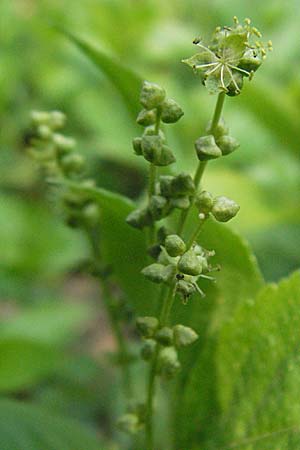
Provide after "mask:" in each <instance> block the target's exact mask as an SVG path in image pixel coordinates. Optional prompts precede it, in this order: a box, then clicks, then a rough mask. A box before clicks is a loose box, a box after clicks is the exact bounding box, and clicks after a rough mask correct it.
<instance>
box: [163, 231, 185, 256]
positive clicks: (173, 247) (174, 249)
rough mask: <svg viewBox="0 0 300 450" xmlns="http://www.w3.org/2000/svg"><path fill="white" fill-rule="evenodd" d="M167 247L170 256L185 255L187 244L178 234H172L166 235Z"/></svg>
mask: <svg viewBox="0 0 300 450" xmlns="http://www.w3.org/2000/svg"><path fill="white" fill-rule="evenodd" d="M165 248H166V250H167V252H168V254H169V255H170V256H173V257H175V256H180V255H183V253H184V252H185V250H186V245H185V243H184V241H183V240H182V239H181V237H179V236H177V234H170V235H169V236H167V237H166V240H165Z"/></svg>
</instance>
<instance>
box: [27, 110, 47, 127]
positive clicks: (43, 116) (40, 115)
mask: <svg viewBox="0 0 300 450" xmlns="http://www.w3.org/2000/svg"><path fill="white" fill-rule="evenodd" d="M30 118H31V122H32V125H34V126H39V125H48V123H49V119H50V114H49V113H48V112H44V111H32V112H31V114H30Z"/></svg>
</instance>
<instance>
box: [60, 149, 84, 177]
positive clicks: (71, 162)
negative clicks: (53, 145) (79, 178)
mask: <svg viewBox="0 0 300 450" xmlns="http://www.w3.org/2000/svg"><path fill="white" fill-rule="evenodd" d="M59 163H60V166H61V168H62V169H63V171H64V172H66V173H67V174H79V173H81V172H82V171H83V169H84V159H83V157H82V156H81V155H79V153H70V154H67V155H65V156H63V157H62V158H61V160H60V161H59Z"/></svg>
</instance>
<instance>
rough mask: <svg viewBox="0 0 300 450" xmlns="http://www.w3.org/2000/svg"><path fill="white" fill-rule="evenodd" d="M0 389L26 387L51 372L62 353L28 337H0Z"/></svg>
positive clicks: (13, 389) (9, 389)
mask: <svg viewBox="0 0 300 450" xmlns="http://www.w3.org/2000/svg"><path fill="white" fill-rule="evenodd" d="M0 354H1V358H0V391H2V392H3V391H16V390H20V389H24V388H28V387H30V386H32V385H34V384H35V383H37V382H39V381H41V380H42V379H44V378H45V377H47V376H48V375H49V374H51V373H53V371H54V370H55V367H56V365H57V364H58V362H59V360H60V358H62V355H61V353H60V352H58V351H57V350H56V349H55V348H53V347H50V346H48V345H43V344H40V343H38V342H35V341H33V340H30V339H17V338H15V339H13V338H11V339H9V338H3V339H0Z"/></svg>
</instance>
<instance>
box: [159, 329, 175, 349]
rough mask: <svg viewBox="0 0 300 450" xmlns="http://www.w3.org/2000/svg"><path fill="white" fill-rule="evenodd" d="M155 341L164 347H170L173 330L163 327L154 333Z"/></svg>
mask: <svg viewBox="0 0 300 450" xmlns="http://www.w3.org/2000/svg"><path fill="white" fill-rule="evenodd" d="M154 338H155V340H156V341H157V342H158V343H159V344H161V345H165V346H169V345H172V343H173V330H172V328H169V327H163V328H161V329H160V330H158V331H157V332H156V333H155V337H154Z"/></svg>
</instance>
